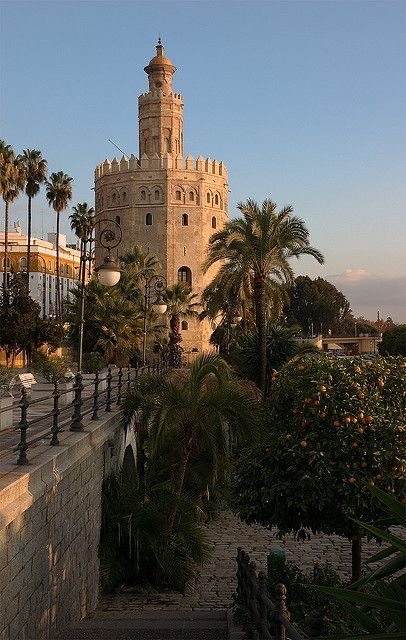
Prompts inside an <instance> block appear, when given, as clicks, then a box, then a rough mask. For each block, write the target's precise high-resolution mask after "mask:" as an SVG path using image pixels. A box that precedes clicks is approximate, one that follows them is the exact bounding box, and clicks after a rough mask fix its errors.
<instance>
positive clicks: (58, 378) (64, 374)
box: [32, 351, 72, 384]
mask: <svg viewBox="0 0 406 640" xmlns="http://www.w3.org/2000/svg"><path fill="white" fill-rule="evenodd" d="M71 366H72V361H71V360H70V358H67V357H65V356H48V355H47V354H46V353H44V352H43V351H36V352H35V353H34V355H33V358H32V369H33V371H36V372H38V373H40V374H41V375H42V376H43V377H44V378H45V380H47V381H48V382H52V383H53V384H55V383H56V382H63V381H65V380H69V379H71V377H72V375H71V374H70V368H71Z"/></svg>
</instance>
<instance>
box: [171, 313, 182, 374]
mask: <svg viewBox="0 0 406 640" xmlns="http://www.w3.org/2000/svg"><path fill="white" fill-rule="evenodd" d="M169 326H170V329H171V330H170V332H169V366H170V367H172V368H173V369H179V368H180V367H181V364H182V350H181V349H180V347H179V343H180V342H182V336H181V334H180V331H179V328H180V317H179V315H178V314H177V313H176V314H174V315H172V316H171V318H170V320H169Z"/></svg>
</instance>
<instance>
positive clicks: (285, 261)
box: [203, 199, 324, 395]
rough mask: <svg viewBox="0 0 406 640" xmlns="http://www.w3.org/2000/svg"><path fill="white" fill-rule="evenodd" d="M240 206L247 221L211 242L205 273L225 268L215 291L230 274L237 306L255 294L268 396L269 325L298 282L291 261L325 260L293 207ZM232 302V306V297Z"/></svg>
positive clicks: (263, 386)
mask: <svg viewBox="0 0 406 640" xmlns="http://www.w3.org/2000/svg"><path fill="white" fill-rule="evenodd" d="M237 206H238V209H239V210H240V212H241V214H242V217H241V218H234V219H233V220H230V221H229V222H227V224H226V225H225V226H224V227H223V228H222V229H221V230H220V231H217V232H216V233H214V234H213V235H212V236H211V238H210V241H209V250H208V257H207V260H206V262H205V264H204V266H203V269H204V270H206V271H207V269H208V268H209V267H210V266H212V265H213V264H216V263H217V262H222V263H223V264H222V266H221V267H220V271H219V274H218V275H217V276H216V278H215V280H214V281H216V286H215V287H214V290H219V287H220V284H221V281H222V279H223V278H224V276H225V279H227V275H226V273H225V272H229V279H230V281H231V280H232V282H233V283H234V284H233V285H232V286H231V288H228V290H229V292H230V293H233V294H234V296H235V298H234V300H235V299H236V300H237V301H238V302H241V301H242V300H244V298H245V296H246V292H247V289H248V288H249V287H251V289H252V294H253V295H252V300H253V303H254V308H255V325H256V329H257V333H258V356H259V357H258V362H259V376H260V387H261V390H262V392H263V393H264V395H265V392H266V364H267V363H266V322H267V320H268V319H269V316H270V313H275V312H276V313H278V312H280V311H281V310H282V307H283V304H284V303H285V302H286V291H285V288H284V287H283V285H284V284H286V283H287V284H289V283H290V282H291V281H292V279H293V271H292V268H291V266H290V262H289V260H290V258H292V257H296V258H299V257H300V256H302V255H310V256H312V257H314V258H315V259H316V260H317V261H318V262H319V263H323V262H324V258H323V256H322V254H321V253H320V251H318V249H315V248H314V247H312V246H311V245H310V241H309V231H308V229H307V227H306V225H305V223H304V221H303V220H302V219H301V218H299V217H298V216H295V215H293V209H292V207H291V206H288V207H284V208H283V209H282V210H281V211H279V212H278V210H277V204H276V203H275V202H272V200H270V199H266V200H264V202H263V203H262V205H261V206H259V205H258V204H257V203H256V202H255V201H254V200H251V199H249V200H247V201H246V202H243V203H239V204H238V205H237ZM247 281H248V283H249V285H247ZM225 290H226V291H227V289H225ZM227 301H228V302H230V297H228V300H227ZM271 302H272V304H271Z"/></svg>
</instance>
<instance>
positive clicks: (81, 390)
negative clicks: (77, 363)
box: [0, 359, 168, 465]
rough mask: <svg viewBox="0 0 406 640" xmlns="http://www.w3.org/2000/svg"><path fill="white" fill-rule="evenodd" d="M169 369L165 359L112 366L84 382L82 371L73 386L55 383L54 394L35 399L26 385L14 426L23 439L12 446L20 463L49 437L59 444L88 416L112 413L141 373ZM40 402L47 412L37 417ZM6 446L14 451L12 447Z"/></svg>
mask: <svg viewBox="0 0 406 640" xmlns="http://www.w3.org/2000/svg"><path fill="white" fill-rule="evenodd" d="M167 368H168V367H167V362H166V360H164V359H159V360H154V361H152V362H148V363H147V364H146V365H145V366H143V367H128V368H126V369H123V368H117V369H114V370H113V368H112V367H108V369H107V372H106V373H105V374H104V375H102V374H99V373H96V374H95V375H94V377H93V378H92V379H91V380H89V381H84V379H83V376H82V374H81V373H80V372H78V373H77V374H76V375H75V377H74V384H73V387H70V388H67V389H63V390H62V389H61V385H60V384H58V383H54V384H53V390H52V393H49V394H47V395H44V396H42V397H39V398H35V399H33V398H31V395H30V393H29V391H27V389H26V388H25V387H22V388H21V397H20V400H19V403H18V407H19V413H20V416H19V417H20V420H19V422H18V425H17V426H14V427H13V429H14V431H19V432H20V442H19V443H18V444H17V445H11V451H15V452H17V453H18V459H17V464H19V465H25V464H28V462H29V460H28V455H27V451H28V449H29V448H30V447H32V446H34V445H35V444H36V443H38V442H43V441H44V440H46V439H47V437H49V438H50V442H49V443H50V445H51V446H58V445H59V434H60V433H61V432H62V431H66V430H69V431H74V432H81V431H83V430H84V419H85V418H87V419H88V420H98V419H99V417H100V415H99V414H100V411H104V412H111V410H112V406H113V405H114V404H115V405H120V403H121V400H122V397H123V394H124V392H125V390H126V389H129V388H130V386H131V383H132V382H133V381H134V380H135V379H136V378H137V377H138V376H140V375H143V374H145V373H165V372H166V371H167ZM103 383H104V384H103ZM102 387H104V388H102ZM72 392H73V401H72V402H71V403H65V406H62V405H61V398H63V396H65V395H67V394H71V393H72ZM50 401H51V403H50ZM50 404H51V405H52V409H51V410H50V409H49V407H50ZM37 405H40V406H41V405H42V407H44V411H43V412H42V411H39V415H37V416H36V417H33V416H32V412H33V408H34V407H37ZM14 406H15V405H14ZM72 409H73V413H72ZM6 411H10V407H6V408H4V409H0V413H3V412H6ZM69 414H72V415H69ZM49 425H51V427H50V426H49ZM41 427H44V428H41ZM34 431H35V434H34V435H33V437H30V433H32V432H34ZM0 443H1V440H0ZM6 448H7V450H8V451H9V450H10V446H8V447H6Z"/></svg>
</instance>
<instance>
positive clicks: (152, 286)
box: [142, 275, 168, 366]
mask: <svg viewBox="0 0 406 640" xmlns="http://www.w3.org/2000/svg"><path fill="white" fill-rule="evenodd" d="M166 286H167V283H166V279H165V278H164V277H163V276H157V275H153V276H150V277H149V278H148V276H145V289H144V327H143V340H142V364H143V366H145V363H146V361H147V358H146V355H147V312H148V308H149V305H150V301H151V292H152V291H155V293H156V295H157V298H156V300H155V301H154V302H153V303H152V308H153V309H154V311H155V313H157V314H158V315H160V316H162V315H163V314H164V313H165V311H166V310H167V308H168V305H167V304H166V302H165V301H164V299H163V297H162V292H163V291H164V290H165V289H166Z"/></svg>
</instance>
